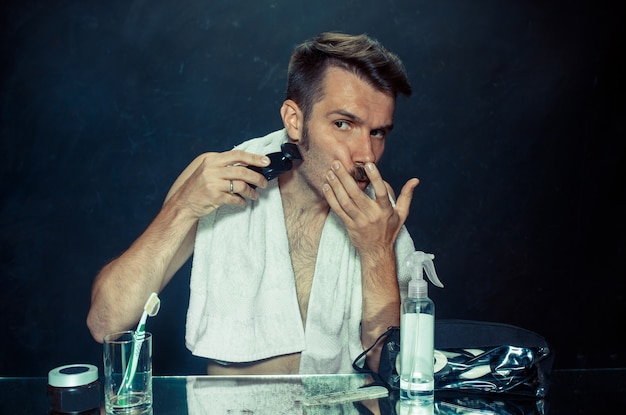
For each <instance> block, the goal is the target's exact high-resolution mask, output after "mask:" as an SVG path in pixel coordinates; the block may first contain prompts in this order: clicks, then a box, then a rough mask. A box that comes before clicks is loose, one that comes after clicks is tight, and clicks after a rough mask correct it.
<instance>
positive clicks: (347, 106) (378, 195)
mask: <svg viewBox="0 0 626 415" xmlns="http://www.w3.org/2000/svg"><path fill="white" fill-rule="evenodd" d="M311 53H312V54H313V56H315V59H317V62H318V64H317V65H314V64H313V63H312V60H311V57H310V56H311ZM370 55H371V56H370ZM320 56H321V57H320ZM329 56H330V58H329ZM375 60H379V61H380V60H383V61H385V62H384V64H385V65H386V66H383V69H380V65H378V69H374V70H373V72H370V69H369V68H367V67H366V66H364V65H363V62H370V63H371V62H373V61H375ZM315 66H317V67H316V68H314V67H315ZM371 66H372V65H371ZM373 66H376V65H373ZM311 71H313V72H311ZM376 71H378V72H376ZM372 73H373V74H374V75H372ZM376 76H378V77H379V78H381V79H382V80H378V81H377V80H376V79H375V77H376ZM373 77H374V78H373ZM410 92H411V90H410V86H409V84H408V81H407V79H406V75H405V73H404V69H403V68H402V64H401V63H400V61H399V60H398V59H397V58H396V57H395V55H392V54H390V53H389V52H387V51H386V50H384V49H383V48H382V46H380V45H379V44H378V43H377V42H375V41H373V40H372V39H370V38H368V37H366V36H364V35H361V36H349V35H343V34H337V33H327V34H322V35H320V36H319V37H317V38H315V39H312V40H311V41H308V42H305V43H304V44H302V45H301V46H300V47H298V48H297V49H296V51H295V52H294V55H292V59H291V62H290V66H289V84H288V88H287V96H286V100H285V102H284V103H283V105H282V107H281V109H280V115H281V117H282V121H283V125H284V129H285V132H286V135H287V137H288V140H289V141H290V142H292V143H295V144H297V145H298V147H299V150H300V153H301V154H302V159H303V162H302V163H301V164H300V163H297V165H296V166H295V167H294V168H293V169H292V170H290V171H289V172H287V173H285V174H283V175H281V176H280V177H279V178H278V187H279V189H280V197H281V199H282V205H283V209H284V212H283V213H284V218H285V227H286V230H287V238H288V244H289V250H290V256H291V263H292V266H293V271H294V275H295V286H296V287H295V288H296V293H297V301H298V304H299V308H300V315H301V318H302V323H303V325H305V324H306V322H307V310H308V303H309V294H310V293H311V287H312V283H313V275H314V271H315V266H316V259H317V253H318V248H319V242H320V235H321V232H322V227H323V225H324V223H325V221H326V220H327V217H328V215H329V212H330V211H331V210H332V211H333V212H334V213H335V214H336V215H337V216H338V217H339V218H340V219H341V221H342V222H343V224H344V226H345V233H346V235H347V237H348V238H349V241H350V242H351V243H352V245H353V246H354V249H355V250H356V252H357V253H358V258H359V259H360V269H361V275H360V278H361V284H362V305H361V307H362V315H361V322H360V334H359V335H360V340H361V342H362V345H363V346H364V348H365V347H367V346H369V345H371V344H372V343H373V342H374V341H375V339H376V338H377V337H378V336H379V335H380V334H381V333H383V332H384V331H385V330H386V329H387V327H389V326H392V325H398V324H399V310H400V292H399V285H398V279H397V258H396V252H395V249H394V244H395V242H396V238H397V237H398V234H399V233H400V231H401V229H403V225H404V223H405V221H406V218H407V216H408V214H409V207H410V203H411V199H412V195H413V191H414V189H415V187H416V186H417V184H418V180H417V179H415V178H414V179H410V180H409V181H407V182H406V184H405V185H404V186H403V188H402V190H401V192H400V194H399V196H398V197H397V199H396V200H395V203H392V201H391V200H390V195H391V197H393V193H392V190H391V188H390V186H389V185H388V184H387V183H386V182H385V181H384V180H383V179H382V177H381V175H380V173H379V171H378V169H377V167H376V162H378V161H379V160H380V158H381V157H382V154H383V150H384V146H385V143H386V139H387V136H388V134H389V133H390V131H391V130H392V127H393V113H394V108H395V100H396V96H397V94H398V93H402V94H405V95H409V94H410ZM268 163H269V160H268V158H267V157H265V156H264V155H263V154H254V153H250V152H246V151H242V150H238V149H235V150H231V151H226V152H223V153H206V154H202V155H201V156H199V157H197V158H196V159H195V160H194V161H193V162H192V163H191V164H190V165H189V166H188V167H187V168H186V169H185V170H184V171H183V172H182V173H181V175H180V176H179V177H178V179H177V180H176V181H175V183H174V184H173V186H172V188H171V189H170V191H169V192H168V194H167V197H166V200H165V202H164V204H163V207H162V209H161V211H160V212H159V213H158V215H157V216H156V217H155V219H154V221H153V222H152V223H151V224H150V226H149V227H148V228H147V229H146V230H145V232H144V233H143V234H142V235H141V236H140V237H139V238H138V239H137V240H136V241H135V242H134V243H133V244H132V245H131V247H130V248H129V249H128V250H127V251H126V252H124V253H123V254H122V255H121V256H120V257H118V258H117V259H115V260H114V261H112V262H111V263H109V264H108V265H106V266H105V267H104V268H103V269H102V270H101V271H100V273H99V274H98V276H97V277H96V280H95V282H94V286H93V291H92V305H91V309H90V311H89V315H88V318H87V324H88V327H89V329H90V331H91V333H92V335H93V337H94V338H95V339H96V340H97V341H99V342H101V341H102V339H103V336H104V335H105V334H107V333H111V332H114V331H119V330H124V329H128V328H131V327H132V326H133V325H134V324H136V322H137V321H138V320H139V317H140V315H141V312H142V307H143V302H144V301H145V299H146V298H147V297H148V296H149V294H150V293H151V292H153V291H154V292H160V291H161V290H162V289H163V288H164V287H165V286H166V285H167V283H168V282H169V281H170V279H171V278H172V277H173V275H174V274H175V273H176V271H178V270H179V269H180V267H181V266H182V265H183V264H184V263H185V262H186V261H187V260H188V259H189V258H190V256H191V255H192V253H193V251H194V243H195V236H196V230H197V228H198V221H199V219H200V218H203V217H205V216H207V215H209V214H212V213H213V212H215V211H216V210H217V209H219V208H220V207H221V206H224V205H233V206H240V207H244V208H249V206H250V205H251V204H254V203H256V202H257V200H258V198H259V195H260V194H261V193H262V192H264V191H265V189H266V188H267V186H268V182H267V180H266V179H265V178H264V177H263V175H261V174H259V173H257V172H255V171H253V170H251V169H248V168H246V167H245V166H258V167H264V166H267V165H268ZM251 185H253V186H251ZM368 186H369V187H370V188H371V190H372V194H373V196H368V194H366V193H365V189H366V187H368ZM215 260H218V261H219V259H215ZM379 354H380V351H379V350H377V349H374V350H373V351H372V352H370V353H369V354H368V355H367V357H366V361H367V364H368V366H369V367H370V368H373V369H374V370H376V369H377V368H378V356H379ZM300 357H301V353H300V352H296V353H289V354H283V355H279V356H272V357H269V358H266V359H262V360H258V361H249V362H227V363H226V364H224V362H216V361H214V360H209V363H208V367H207V371H208V373H209V374H261V373H298V371H299V366H300Z"/></svg>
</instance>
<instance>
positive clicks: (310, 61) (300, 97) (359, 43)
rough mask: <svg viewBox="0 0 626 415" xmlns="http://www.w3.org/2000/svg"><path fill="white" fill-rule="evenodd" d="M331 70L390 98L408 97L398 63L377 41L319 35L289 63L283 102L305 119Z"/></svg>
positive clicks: (356, 37)
mask: <svg viewBox="0 0 626 415" xmlns="http://www.w3.org/2000/svg"><path fill="white" fill-rule="evenodd" d="M331 66H334V67H338V68H343V69H346V70H348V71H350V72H352V73H354V74H356V75H357V76H359V77H360V78H362V79H363V80H365V81H366V82H368V83H369V84H370V85H372V86H373V87H374V88H376V89H377V90H379V91H382V92H385V93H388V94H390V95H392V96H393V97H394V98H396V97H397V96H398V94H399V93H401V94H403V95H406V96H409V95H411V85H410V84H409V80H408V77H407V75H406V72H405V69H404V65H403V64H402V61H401V60H400V58H398V56H396V55H395V54H394V53H392V52H389V51H388V50H387V49H385V48H384V47H383V46H382V45H381V44H380V43H379V42H378V41H377V40H375V39H372V38H370V37H368V36H367V35H365V34H362V35H356V36H355V35H348V34H343V33H332V32H327V33H322V34H320V35H319V36H317V37H315V38H313V39H309V40H307V41H305V42H303V43H302V44H300V45H298V46H297V47H296V48H295V50H294V52H293V54H292V55H291V60H290V61H289V69H288V78H287V92H286V99H291V100H293V101H294V102H296V103H297V104H298V105H299V106H300V108H301V109H302V112H303V113H304V116H305V117H307V116H308V115H309V114H310V111H311V109H312V108H313V105H314V104H315V103H316V102H318V101H320V100H321V99H322V94H323V84H322V83H323V80H324V75H325V74H326V70H327V69H328V68H329V67H331Z"/></svg>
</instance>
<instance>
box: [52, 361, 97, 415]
mask: <svg viewBox="0 0 626 415" xmlns="http://www.w3.org/2000/svg"><path fill="white" fill-rule="evenodd" d="M100 392H101V389H100V381H99V379H98V368H97V367H96V366H94V365H86V364H72V365H66V366H60V367H57V368H55V369H52V370H51V371H50V372H49V373H48V397H49V398H50V413H51V414H91V413H99V408H100V395H101V393H100Z"/></svg>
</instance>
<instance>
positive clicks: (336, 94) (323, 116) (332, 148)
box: [298, 67, 395, 194]
mask: <svg viewBox="0 0 626 415" xmlns="http://www.w3.org/2000/svg"><path fill="white" fill-rule="evenodd" d="M394 107H395V100H394V98H393V96H391V95H388V94H386V93H384V92H381V91H378V90H376V89H374V88H373V87H372V86H371V85H369V84H368V83H366V82H365V81H363V80H362V79H360V78H359V77H357V76H356V75H354V74H352V73H350V72H348V71H346V70H343V69H339V68H334V67H331V68H329V69H328V70H327V73H326V77H325V81H324V95H323V98H322V100H321V101H319V102H317V103H316V104H315V105H314V106H313V109H312V111H311V115H310V116H309V117H308V119H305V120H304V127H303V132H302V137H301V140H300V143H298V144H299V148H300V152H301V153H302V156H303V159H304V161H305V162H304V163H303V164H302V165H301V166H300V168H299V169H298V172H299V174H301V175H302V176H303V178H304V179H305V180H306V182H307V183H308V184H309V186H311V187H312V188H313V189H314V190H316V191H317V192H318V193H319V194H322V192H321V188H322V185H323V184H324V183H325V181H326V179H325V175H326V172H328V170H329V169H330V165H331V162H332V161H333V160H339V161H340V162H341V163H342V164H343V165H344V166H345V167H346V169H348V171H350V172H351V173H352V177H353V178H354V180H355V181H356V182H357V183H358V185H359V187H360V188H361V190H364V189H365V188H366V187H367V185H368V184H369V180H368V179H367V176H366V174H365V171H364V170H363V166H364V165H365V163H368V162H374V163H375V162H377V161H379V160H380V158H381V157H382V154H383V151H384V148H385V141H386V138H387V135H388V134H389V132H390V131H391V128H392V125H393V111H394Z"/></svg>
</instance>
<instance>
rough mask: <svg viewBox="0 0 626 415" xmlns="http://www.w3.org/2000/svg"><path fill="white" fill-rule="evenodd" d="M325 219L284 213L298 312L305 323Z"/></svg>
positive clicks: (318, 216) (323, 217)
mask: <svg viewBox="0 0 626 415" xmlns="http://www.w3.org/2000/svg"><path fill="white" fill-rule="evenodd" d="M286 213H289V212H286ZM325 219H326V217H325V216H323V215H317V216H312V215H307V214H301V215H298V214H295V213H293V212H291V213H289V214H287V215H286V226H287V236H288V238H289V253H290V256H291V263H292V266H293V270H294V274H295V283H296V293H297V295H298V304H299V305H300V314H301V316H302V322H303V324H305V325H306V315H307V309H308V305H309V297H310V295H311V287H312V285H313V275H314V273H315V263H316V261H317V252H318V249H319V242H320V236H321V233H322V228H323V226H324V221H325Z"/></svg>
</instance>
